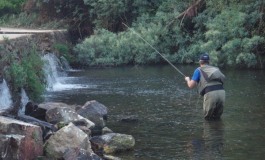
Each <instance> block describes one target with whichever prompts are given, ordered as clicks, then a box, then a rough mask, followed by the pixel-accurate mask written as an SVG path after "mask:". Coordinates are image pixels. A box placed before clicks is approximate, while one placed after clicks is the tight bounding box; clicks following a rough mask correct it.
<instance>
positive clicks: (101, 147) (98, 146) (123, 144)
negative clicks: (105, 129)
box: [90, 133, 135, 155]
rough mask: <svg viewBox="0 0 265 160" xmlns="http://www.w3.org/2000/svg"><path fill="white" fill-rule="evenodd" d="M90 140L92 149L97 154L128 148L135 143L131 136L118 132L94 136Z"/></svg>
mask: <svg viewBox="0 0 265 160" xmlns="http://www.w3.org/2000/svg"><path fill="white" fill-rule="evenodd" d="M90 142H91V144H92V148H93V150H94V151H95V152H96V153H97V154H98V155H102V154H110V153H115V152H121V151H126V150H130V149H132V148H133V147H134V145H135V139H134V138H133V136H131V135H126V134H119V133H108V134H105V135H102V136H94V137H92V138H91V139H90Z"/></svg>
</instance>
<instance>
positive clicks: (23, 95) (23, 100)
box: [18, 88, 29, 115]
mask: <svg viewBox="0 0 265 160" xmlns="http://www.w3.org/2000/svg"><path fill="white" fill-rule="evenodd" d="M28 102H29V97H28V95H27V93H26V91H25V90H24V89H23V88H22V89H21V105H20V109H19V111H18V113H19V114H20V115H25V106H26V104H27V103H28Z"/></svg>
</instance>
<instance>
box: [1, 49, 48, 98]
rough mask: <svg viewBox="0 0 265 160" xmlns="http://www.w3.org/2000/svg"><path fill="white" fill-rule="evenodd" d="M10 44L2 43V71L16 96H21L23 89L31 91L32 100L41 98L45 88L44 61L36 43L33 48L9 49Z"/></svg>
mask: <svg viewBox="0 0 265 160" xmlns="http://www.w3.org/2000/svg"><path fill="white" fill-rule="evenodd" d="M8 46H9V45H8V44H5V45H1V50H0V53H1V57H0V58H1V60H0V66H1V68H3V73H1V74H2V75H3V76H4V77H5V79H6V80H7V81H8V82H9V84H10V85H11V86H10V88H11V90H12V92H14V93H13V94H14V95H15V97H19V95H17V94H20V93H21V89H22V88H23V89H25V90H26V91H27V93H29V97H30V98H31V99H32V100H36V101H37V100H40V98H41V95H42V93H43V91H44V89H45V82H44V77H45V76H44V72H43V69H42V67H43V62H42V60H41V56H40V54H39V53H38V52H37V51H36V49H35V47H34V44H33V45H32V46H33V48H32V50H23V51H20V52H19V51H9V50H8Z"/></svg>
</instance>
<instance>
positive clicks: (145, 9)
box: [75, 0, 265, 68]
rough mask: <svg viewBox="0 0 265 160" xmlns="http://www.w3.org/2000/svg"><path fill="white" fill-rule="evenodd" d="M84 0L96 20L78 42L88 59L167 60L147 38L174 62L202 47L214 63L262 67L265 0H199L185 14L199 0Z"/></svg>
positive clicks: (78, 48)
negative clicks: (191, 9) (192, 9)
mask: <svg viewBox="0 0 265 160" xmlns="http://www.w3.org/2000/svg"><path fill="white" fill-rule="evenodd" d="M84 2H85V4H87V5H90V8H92V9H91V10H90V11H91V14H92V17H91V19H92V20H93V17H94V21H93V22H94V23H95V24H96V27H95V28H96V31H95V34H94V35H93V36H90V37H89V38H87V39H85V40H84V41H83V42H82V43H81V44H78V45H77V46H76V47H75V52H76V55H77V57H78V58H79V61H80V63H82V64H84V65H121V64H130V63H132V64H150V63H161V62H163V60H162V59H161V57H160V56H159V55H158V54H157V53H156V52H155V50H154V49H152V48H151V47H150V46H149V44H147V43H146V42H144V40H146V41H147V42H148V43H150V45H152V46H154V47H155V48H156V49H157V50H158V51H159V52H161V53H163V54H164V55H165V56H166V57H167V58H168V59H169V60H170V61H171V62H174V63H190V62H195V61H197V57H198V55H199V54H200V53H202V52H208V53H209V54H210V55H211V57H212V63H214V64H215V65H219V66H224V67H225V66H235V67H247V68H253V67H259V68H263V65H264V56H265V55H264V47H263V46H264V2H263V1H262V0H260V1H250V0H245V1H236V0H234V1H232V0H231V1H225V0H221V1H216V0H211V1H201V3H198V4H200V5H197V6H196V10H194V12H195V11H196V14H195V15H190V14H189V12H186V14H184V16H182V17H178V16H179V15H181V13H182V12H183V11H185V9H188V7H190V6H192V5H194V4H195V2H194V3H191V2H182V1H172V0H165V1H141V2H140V1H133V2H132V1H129V0H127V1H122V2H121V1H117V0H112V1H104V0H100V1H96V0H85V1H84ZM196 2H199V1H196ZM140 4H141V5H140ZM113 5H114V6H113ZM108 8H111V9H108ZM187 11H189V10H187ZM117 23H118V24H117ZM122 23H126V24H128V25H130V28H127V27H125V26H124V25H122ZM121 25H122V27H121ZM115 26H116V28H115ZM103 28H104V29H103ZM123 30H126V31H123ZM137 34H139V35H140V36H141V37H142V38H141V37H139V35H137ZM143 39H144V40H143Z"/></svg>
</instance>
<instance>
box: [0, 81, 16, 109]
mask: <svg viewBox="0 0 265 160" xmlns="http://www.w3.org/2000/svg"><path fill="white" fill-rule="evenodd" d="M12 105H13V102H12V96H11V93H10V90H9V88H8V86H7V83H6V81H5V80H3V82H2V84H1V85H0V110H6V109H9V108H11V107H12Z"/></svg>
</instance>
